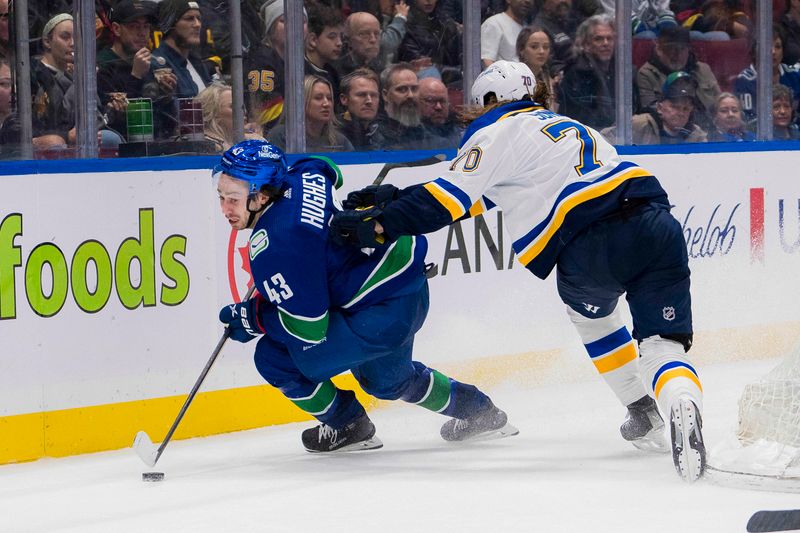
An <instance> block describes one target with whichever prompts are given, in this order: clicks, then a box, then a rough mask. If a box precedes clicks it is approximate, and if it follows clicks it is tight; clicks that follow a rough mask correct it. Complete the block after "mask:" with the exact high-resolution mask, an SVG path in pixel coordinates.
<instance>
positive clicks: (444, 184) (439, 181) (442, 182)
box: [433, 178, 475, 213]
mask: <svg viewBox="0 0 800 533" xmlns="http://www.w3.org/2000/svg"><path fill="white" fill-rule="evenodd" d="M433 182H434V183H435V184H436V185H438V186H439V187H441V188H442V189H443V190H444V191H446V192H447V193H448V194H450V195H451V196H452V197H453V198H455V199H456V200H458V203H459V204H461V207H463V208H464V212H465V213H466V212H468V211H469V210H470V208H471V207H472V204H474V203H475V202H473V201H472V200H470V198H469V195H467V193H465V192H464V191H462V190H461V189H459V188H458V187H456V186H455V185H453V184H452V183H450V182H449V181H447V180H446V179H444V178H436V179H435V180H433Z"/></svg>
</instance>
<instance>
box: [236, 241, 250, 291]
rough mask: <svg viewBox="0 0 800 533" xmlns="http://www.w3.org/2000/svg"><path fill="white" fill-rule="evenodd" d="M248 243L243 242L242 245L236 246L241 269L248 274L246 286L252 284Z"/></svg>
mask: <svg viewBox="0 0 800 533" xmlns="http://www.w3.org/2000/svg"><path fill="white" fill-rule="evenodd" d="M249 249H250V245H249V243H248V244H245V245H244V246H242V247H240V248H237V249H236V250H237V251H238V252H239V255H240V256H241V257H242V265H241V267H240V268H241V269H242V270H244V271H245V272H247V275H248V276H249V278H248V280H247V287H248V288H249V287H251V286H252V285H253V272H252V271H251V270H250V253H249Z"/></svg>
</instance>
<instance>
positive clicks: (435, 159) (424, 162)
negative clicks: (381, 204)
mask: <svg viewBox="0 0 800 533" xmlns="http://www.w3.org/2000/svg"><path fill="white" fill-rule="evenodd" d="M444 159H445V156H444V154H437V155H434V156H431V157H426V158H424V159H417V160H416V161H405V162H400V163H386V164H385V165H383V167H382V168H381V170H380V172H378V176H377V177H376V178H375V181H373V182H372V184H373V185H380V184H381V183H382V182H383V179H384V178H385V177H386V176H387V174H389V172H391V171H392V170H394V169H396V168H411V167H425V166H428V165H435V164H436V163H441V162H442V161H444Z"/></svg>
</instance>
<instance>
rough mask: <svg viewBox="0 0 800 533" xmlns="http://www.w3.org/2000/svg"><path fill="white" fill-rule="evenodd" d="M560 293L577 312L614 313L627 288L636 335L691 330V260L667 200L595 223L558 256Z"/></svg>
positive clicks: (587, 314)
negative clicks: (662, 204)
mask: <svg viewBox="0 0 800 533" xmlns="http://www.w3.org/2000/svg"><path fill="white" fill-rule="evenodd" d="M558 293H559V295H560V296H561V299H562V300H563V301H564V303H566V304H567V305H568V306H569V307H570V308H571V309H572V310H574V311H575V312H577V313H578V314H580V315H582V316H584V317H586V318H589V319H596V318H602V317H606V316H608V315H610V314H611V313H612V312H613V311H614V309H615V307H616V305H617V300H618V299H619V297H620V296H621V295H622V294H623V293H624V294H625V295H626V299H627V300H628V304H629V307H630V310H631V315H632V317H633V338H635V339H636V340H638V341H642V340H643V339H646V338H648V337H651V336H653V335H662V336H673V337H675V336H690V335H691V334H692V309H691V297H690V295H689V262H688V256H687V253H686V242H685V241H684V238H683V232H682V230H681V225H680V223H679V222H678V221H677V220H675V218H674V217H673V216H672V215H671V214H670V212H669V210H667V209H666V208H665V207H664V206H661V205H659V204H647V205H644V206H642V207H640V208H638V209H635V210H634V211H633V213H630V214H628V215H627V216H625V215H619V216H616V217H613V218H611V219H609V220H604V221H600V222H597V223H595V224H593V225H591V226H590V227H589V228H588V229H586V230H584V231H583V232H581V233H579V234H578V235H577V236H576V237H575V238H574V239H573V240H572V241H570V242H569V244H567V245H566V246H565V247H564V249H563V250H562V252H561V254H560V255H559V259H558Z"/></svg>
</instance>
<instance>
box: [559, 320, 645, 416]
mask: <svg viewBox="0 0 800 533" xmlns="http://www.w3.org/2000/svg"><path fill="white" fill-rule="evenodd" d="M567 314H568V315H569V317H570V319H571V320H572V323H573V324H575V328H576V329H577V330H578V334H579V335H580V337H581V340H582V341H583V346H584V348H586V352H587V353H588V354H589V357H590V358H591V360H592V363H593V364H594V366H595V368H596V369H597V371H598V372H599V373H600V375H601V376H602V377H603V379H604V380H605V382H606V383H607V384H608V386H609V387H611V390H612V391H614V394H616V396H617V398H619V400H620V402H622V405H629V404H631V403H633V402H635V401H636V400H638V399H640V398H641V397H643V396H645V395H646V394H647V391H646V389H645V387H644V385H643V384H642V380H641V377H640V375H639V362H638V358H639V357H638V353H637V351H636V343H635V342H634V340H633V337H631V334H630V333H629V332H628V328H626V327H625V325H624V324H623V322H622V316H621V312H620V310H619V308H617V309H615V310H614V312H613V313H611V314H610V315H608V316H606V317H602V318H586V317H584V316H582V315H580V314H578V313H576V312H575V311H573V310H572V309H571V308H569V307H568V308H567Z"/></svg>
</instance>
